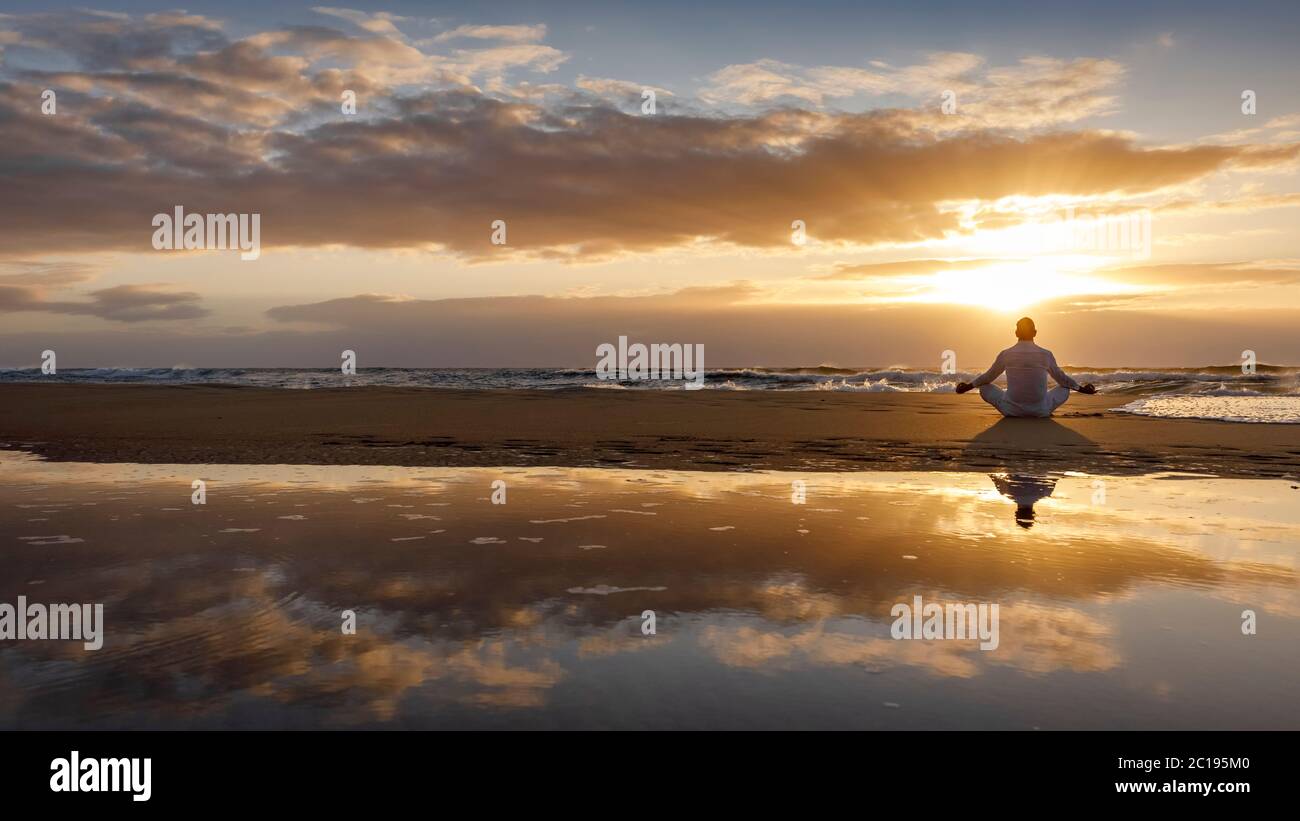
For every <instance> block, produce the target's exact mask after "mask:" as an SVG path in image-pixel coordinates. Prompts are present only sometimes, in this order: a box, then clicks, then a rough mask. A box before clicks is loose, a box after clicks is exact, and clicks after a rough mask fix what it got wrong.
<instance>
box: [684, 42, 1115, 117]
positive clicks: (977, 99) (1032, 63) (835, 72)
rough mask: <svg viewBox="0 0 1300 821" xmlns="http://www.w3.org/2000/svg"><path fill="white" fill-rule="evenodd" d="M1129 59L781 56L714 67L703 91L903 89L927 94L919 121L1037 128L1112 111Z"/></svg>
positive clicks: (802, 96) (760, 100)
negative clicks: (909, 60)
mask: <svg viewBox="0 0 1300 821" xmlns="http://www.w3.org/2000/svg"><path fill="white" fill-rule="evenodd" d="M1123 76H1124V67H1123V66H1122V65H1121V64H1119V63H1117V62H1115V61H1113V60H1104V59H1096V58H1080V59H1077V60H1070V61H1066V60H1060V59H1055V58H1050V57H1042V56H1035V57H1026V58H1024V59H1022V60H1020V61H1019V62H1018V63H1016V64H1014V65H1010V66H987V65H986V64H985V61H984V59H983V58H981V57H980V56H978V55H975V54H967V53H964V52H937V53H933V54H930V55H928V57H927V58H926V60H925V61H924V62H922V63H917V64H914V65H909V66H901V67H894V66H890V65H889V64H887V63H881V62H875V63H873V64H872V68H871V69H866V68H860V67H855V66H811V67H805V66H798V65H793V64H790V63H783V62H780V61H778V60H770V59H764V60H758V61H755V62H752V63H741V64H735V65H729V66H726V67H725V68H723V69H721V70H719V71H717V72H714V73H713V74H712V75H711V76H710V77H709V78H708V85H706V86H705V88H704V89H702V90H701V92H700V97H701V98H702V99H704V100H706V101H708V102H712V103H736V104H741V105H745V106H770V105H781V104H783V105H792V104H794V105H811V106H816V107H820V106H824V105H826V104H828V103H830V102H832V101H836V100H845V99H847V98H851V97H855V96H857V95H867V96H871V97H880V96H884V95H902V96H905V97H910V98H912V99H915V100H920V101H923V102H924V104H925V105H926V106H927V109H926V110H925V111H923V112H918V113H919V114H922V115H923V116H922V117H919V118H918V119H917V121H918V122H925V123H926V124H927V125H928V126H929V127H931V128H936V129H941V130H947V129H955V128H970V127H984V128H989V127H1015V128H1022V129H1023V128H1038V127H1043V126H1050V125H1058V124H1064V123H1071V122H1077V121H1078V120H1081V119H1084V118H1087V117H1093V116H1099V115H1104V114H1108V113H1110V112H1112V111H1113V110H1114V109H1115V108H1116V105H1117V100H1116V98H1115V97H1114V96H1113V94H1112V93H1111V91H1112V90H1113V89H1114V87H1115V86H1117V85H1118V84H1119V82H1120V81H1121V80H1122V79H1123ZM946 92H952V93H953V94H954V95H955V97H956V100H955V102H956V103H957V115H954V116H949V115H946V114H943V113H942V112H941V110H940V108H939V105H938V102H939V99H938V98H940V96H941V95H943V94H944V93H946Z"/></svg>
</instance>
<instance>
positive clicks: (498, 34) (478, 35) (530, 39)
mask: <svg viewBox="0 0 1300 821" xmlns="http://www.w3.org/2000/svg"><path fill="white" fill-rule="evenodd" d="M460 39H473V40H502V41H505V42H508V43H537V42H540V41H542V40H545V39H546V26H545V25H543V24H540V23H539V24H537V25H531V26H524V25H520V26H457V27H456V28H454V29H451V30H449V31H444V32H442V33H441V34H439V35H438V36H436V37H434V38H433V42H436V43H445V42H446V41H448V40H460Z"/></svg>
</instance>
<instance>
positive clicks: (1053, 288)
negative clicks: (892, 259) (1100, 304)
mask: <svg viewBox="0 0 1300 821" xmlns="http://www.w3.org/2000/svg"><path fill="white" fill-rule="evenodd" d="M1096 264H1097V263H1096V260H1095V259H1094V258H1088V257H1084V258H1082V259H1079V258H1073V257H1059V256H1058V257H1038V258H1034V259H1028V260H1024V261H1020V262H1012V263H1005V262H999V263H994V264H991V265H989V266H988V267H987V268H976V269H973V270H953V271H939V272H936V273H934V274H930V275H927V276H925V277H920V278H918V279H920V280H921V281H920V282H918V283H917V284H918V285H920V286H921V288H920V290H919V291H918V292H917V293H914V294H912V295H910V296H908V297H906V298H905V299H904V301H907V302H926V303H947V304H955V305H972V306H978V307H982V308H988V309H991V310H995V311H1006V312H1016V311H1021V310H1023V309H1025V308H1027V307H1029V306H1031V305H1036V304H1038V303H1040V302H1045V301H1048V300H1052V299H1059V298H1061V297H1068V296H1076V295H1082V294H1088V295H1109V294H1122V293H1128V292H1130V291H1132V290H1133V289H1132V287H1130V286H1127V285H1124V284H1123V283H1119V282H1115V281H1114V280H1110V279H1106V278H1104V277H1100V276H1096V275H1095V274H1093V273H1092V270H1093V269H1094V268H1095V267H1096Z"/></svg>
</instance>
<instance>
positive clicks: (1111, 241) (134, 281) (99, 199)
mask: <svg viewBox="0 0 1300 821" xmlns="http://www.w3.org/2000/svg"><path fill="white" fill-rule="evenodd" d="M1297 41H1300V8H1297V7H1296V6H1295V4H1294V3H1291V4H1281V3H1279V4H1254V3H1239V4H1233V5H1231V6H1225V5H1224V4H1221V3H1214V4H1210V3H1151V4H1143V7H1142V8H1138V9H1135V8H1132V7H1130V5H1129V4H1119V3H1100V4H1087V5H1086V6H1085V4H1078V3H1070V4H1065V3H1060V4H1058V3H1043V2H1039V3H1032V4H1028V3H1026V4H1017V3H999V4H996V5H988V6H987V7H986V8H983V9H981V8H978V7H977V6H976V4H971V3H908V4H896V3H891V4H869V3H867V4H864V3H816V2H814V3H807V4H802V5H801V6H798V7H794V8H792V7H790V6H789V5H788V4H774V3H709V4H701V3H673V2H669V3H656V4H654V5H653V6H647V5H644V4H639V5H638V6H632V5H630V4H617V3H553V4H541V3H511V2H505V3H492V4H479V3H437V2H432V3H387V2H386V3H382V4H380V5H374V6H360V5H355V4H354V5H352V6H349V7H346V8H345V7H332V6H310V5H302V6H297V5H293V4H267V3H256V4H254V3H246V2H227V3H220V4H217V3H197V4H195V3H191V4H189V5H188V6H187V8H186V10H185V11H177V10H174V9H169V8H168V7H167V6H165V5H156V4H149V3H119V4H117V5H115V6H112V7H104V8H95V9H87V8H78V7H72V6H68V7H60V6H57V5H51V4H48V3H41V4H35V3H21V2H19V3H15V2H0V190H2V191H4V195H3V196H0V225H3V229H0V367H32V366H35V365H38V364H39V363H40V359H41V354H42V351H44V350H55V351H56V352H57V353H58V361H59V365H60V367H63V368H70V367H173V366H193V367H259V366H260V367H277V366H278V367H323V368H330V367H337V365H338V363H339V357H340V352H341V351H342V350H344V349H349V350H355V351H356V352H357V359H358V364H359V365H360V366H361V367H365V366H390V367H506V366H509V367H523V366H558V367H570V366H577V367H582V366H588V367H590V366H594V363H595V360H596V354H595V349H596V347H597V346H598V345H600V344H601V343H603V342H612V341H615V340H616V339H617V338H618V337H619V336H628V337H629V338H630V339H631V340H633V341H642V342H646V343H650V342H661V343H670V344H671V343H691V344H695V343H698V344H704V345H705V349H706V365H707V366H723V365H735V366H744V365H753V366H773V367H792V366H806V365H817V364H834V365H840V366H845V367H853V366H864V367H865V366H888V365H910V366H914V367H929V368H934V367H938V365H939V364H940V361H941V358H942V357H943V355H944V352H945V351H955V352H956V356H957V364H958V366H959V367H962V368H966V369H970V370H976V369H982V368H983V367H984V366H985V365H986V364H987V362H986V360H988V359H990V358H991V357H992V355H993V354H994V353H995V352H996V351H997V350H999V349H1001V348H1002V347H1005V346H1006V345H1007V344H1010V342H1012V341H1013V339H1012V336H1011V329H1012V327H1013V326H1014V323H1015V319H1016V318H1018V317H1019V316H1021V315H1025V314H1028V315H1030V316H1033V317H1034V318H1035V319H1036V321H1037V324H1038V327H1039V329H1040V335H1039V341H1040V342H1041V343H1042V344H1044V345H1045V346H1047V347H1049V348H1051V349H1053V350H1054V351H1055V352H1056V355H1057V358H1058V359H1059V360H1060V361H1061V362H1062V363H1067V364H1074V365H1078V366H1138V367H1161V366H1183V367H1195V366H1199V365H1206V364H1233V363H1238V362H1240V361H1241V357H1242V352H1243V351H1245V350H1251V351H1254V352H1256V355H1257V357H1258V359H1259V361H1260V362H1265V363H1272V364H1300V333H1297V330H1296V327H1297V323H1296V317H1297V315H1298V313H1297V311H1298V310H1300V237H1297V232H1296V225H1297V207H1300V175H1298V174H1297V171H1298V170H1300V82H1297V78H1298V77H1300V52H1297V50H1296V48H1295V45H1294V44H1295V43H1296V42H1297ZM651 95H652V96H653V100H651V99H648V98H649V97H650V96H651ZM352 103H354V106H353V105H351V104H352ZM652 103H653V105H652ZM177 208H180V209H182V211H181V213H182V215H185V214H195V215H199V216H198V218H199V219H200V220H202V221H204V222H203V226H204V227H205V228H206V225H207V222H206V221H205V220H206V218H207V215H227V214H234V215H244V218H245V220H247V221H250V222H251V220H252V217H253V215H256V219H257V223H256V224H257V225H258V227H259V232H258V243H257V247H256V252H255V253H245V254H242V255H241V253H240V251H239V250H238V249H231V248H221V247H219V246H218V244H217V243H216V242H215V238H214V237H212V236H209V235H207V232H206V230H204V231H199V232H197V233H196V234H195V235H193V236H191V244H196V245H197V246H198V247H194V248H189V249H186V248H183V247H182V248H170V247H167V246H168V244H169V243H165V242H162V241H161V240H160V234H166V235H167V238H168V239H170V238H172V236H173V235H172V234H171V233H170V232H169V231H167V230H166V229H162V230H161V231H160V228H159V226H160V225H165V223H160V222H159V220H160V219H161V218H162V217H161V216H160V215H163V216H166V217H168V218H171V217H172V216H173V215H174V214H175V213H176V209H177ZM199 234H202V236H199ZM181 245H184V242H182V243H181ZM159 246H162V247H159ZM244 257H249V258H244ZM253 257H255V258H253Z"/></svg>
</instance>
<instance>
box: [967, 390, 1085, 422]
mask: <svg viewBox="0 0 1300 821" xmlns="http://www.w3.org/2000/svg"><path fill="white" fill-rule="evenodd" d="M980 398H981V399H983V400H984V401H985V402H988V403H989V404H990V405H992V406H993V407H995V408H997V409H998V411H1000V412H1001V413H1002V415H1003V416H1014V417H1043V416H1051V415H1052V411H1054V410H1056V409H1057V408H1059V407H1061V406H1062V405H1064V404H1065V402H1066V400H1067V399H1069V398H1070V389H1069V388H1067V387H1065V386H1064V385H1057V386H1056V387H1055V388H1052V389H1051V390H1050V391H1048V392H1047V395H1046V396H1045V397H1043V403H1042V404H1041V405H1039V406H1038V407H1033V408H1027V407H1024V406H1022V405H1019V404H1017V403H1015V402H1012V401H1011V400H1010V399H1008V398H1007V392H1006V391H1004V390H1002V389H1001V388H999V387H998V386H997V385H981V386H980Z"/></svg>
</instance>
